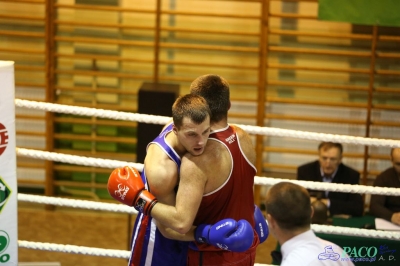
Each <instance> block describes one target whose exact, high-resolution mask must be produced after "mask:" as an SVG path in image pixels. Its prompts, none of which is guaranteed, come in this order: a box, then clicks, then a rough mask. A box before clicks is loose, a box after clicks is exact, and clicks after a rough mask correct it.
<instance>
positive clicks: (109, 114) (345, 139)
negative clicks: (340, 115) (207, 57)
mask: <svg viewBox="0 0 400 266" xmlns="http://www.w3.org/2000/svg"><path fill="white" fill-rule="evenodd" d="M15 105H16V106H17V107H23V108H31V109H39V110H42V111H48V112H57V113H65V114H74V115H81V116H96V117H102V118H109V119H115V120H127V121H137V122H141V123H149V124H162V125H165V124H166V123H168V121H170V120H171V118H170V117H165V116H155V115H144V114H137V113H127V112H118V111H110V110H104V109H96V108H88V107H78V106H70V105H62V104H54V103H45V102H35V101H28V100H21V99H15ZM238 126H240V127H242V128H243V129H244V130H246V131H247V132H248V133H250V134H257V135H265V136H278V137H290V138H297V139H307V140H319V141H331V142H340V143H348V144H357V145H365V146H380V147H385V146H387V147H392V148H395V147H400V140H392V139H378V138H364V137H354V136H346V135H334V134H325V133H316V132H308V131H297V130H290V129H280V128H272V127H258V126H249V125H238Z"/></svg>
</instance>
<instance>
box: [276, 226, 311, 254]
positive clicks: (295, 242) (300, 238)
mask: <svg viewBox="0 0 400 266" xmlns="http://www.w3.org/2000/svg"><path fill="white" fill-rule="evenodd" d="M316 238H317V236H316V235H315V234H314V232H313V231H312V230H311V229H310V230H308V231H305V232H304V233H301V234H299V235H297V236H295V237H292V238H291V239H289V240H288V241H286V242H285V243H283V245H282V246H281V253H282V261H283V260H284V259H285V257H287V256H288V255H289V253H290V251H292V250H294V249H295V248H296V247H297V246H301V244H302V243H306V242H310V241H312V240H314V239H316Z"/></svg>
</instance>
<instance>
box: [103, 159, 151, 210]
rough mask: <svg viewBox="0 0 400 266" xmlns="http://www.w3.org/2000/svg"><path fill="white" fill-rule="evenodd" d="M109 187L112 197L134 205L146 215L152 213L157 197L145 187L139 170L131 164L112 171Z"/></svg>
mask: <svg viewBox="0 0 400 266" xmlns="http://www.w3.org/2000/svg"><path fill="white" fill-rule="evenodd" d="M107 189H108V193H110V195H111V197H113V198H114V199H116V200H118V201H120V202H122V203H123V204H126V205H128V206H133V207H134V208H135V209H136V210H137V211H139V212H142V213H144V214H145V215H150V212H151V209H152V208H153V207H154V205H155V204H156V203H157V199H156V197H154V195H153V194H151V193H150V192H149V191H148V190H145V189H144V184H143V181H142V178H141V177H140V173H139V171H138V170H136V169H135V168H133V167H130V166H125V167H122V168H117V169H115V170H114V171H112V173H111V175H110V177H109V178H108V183H107Z"/></svg>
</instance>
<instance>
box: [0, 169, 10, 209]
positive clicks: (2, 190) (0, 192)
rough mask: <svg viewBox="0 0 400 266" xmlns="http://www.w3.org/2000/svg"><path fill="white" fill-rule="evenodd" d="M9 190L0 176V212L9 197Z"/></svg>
mask: <svg viewBox="0 0 400 266" xmlns="http://www.w3.org/2000/svg"><path fill="white" fill-rule="evenodd" d="M10 194H11V190H10V189H9V188H8V187H7V184H6V182H4V180H3V179H2V178H1V177H0V212H1V211H2V210H3V207H4V205H5V204H6V202H7V199H8V198H9V197H10Z"/></svg>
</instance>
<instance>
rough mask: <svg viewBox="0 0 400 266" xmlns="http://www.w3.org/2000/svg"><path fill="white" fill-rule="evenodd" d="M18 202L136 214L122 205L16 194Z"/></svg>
mask: <svg viewBox="0 0 400 266" xmlns="http://www.w3.org/2000/svg"><path fill="white" fill-rule="evenodd" d="M18 201H25V202H30V203H39V204H45V205H54V206H61V207H72V208H81V209H88V210H96V211H109V212H120V213H128V214H136V213H137V211H136V210H135V208H133V207H129V206H127V205H123V204H115V203H102V202H95V201H89V200H76V199H63V198H58V197H48V196H38V195H28V194H21V193H18Z"/></svg>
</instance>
